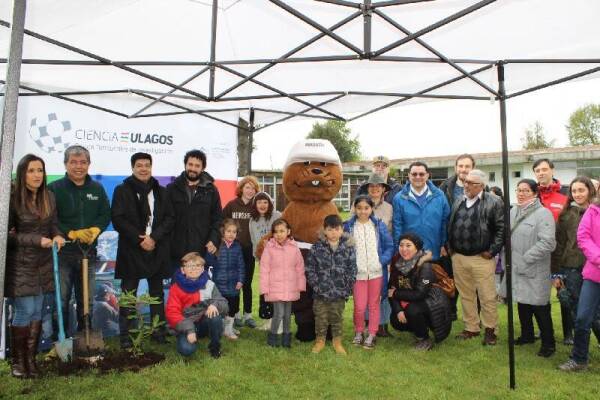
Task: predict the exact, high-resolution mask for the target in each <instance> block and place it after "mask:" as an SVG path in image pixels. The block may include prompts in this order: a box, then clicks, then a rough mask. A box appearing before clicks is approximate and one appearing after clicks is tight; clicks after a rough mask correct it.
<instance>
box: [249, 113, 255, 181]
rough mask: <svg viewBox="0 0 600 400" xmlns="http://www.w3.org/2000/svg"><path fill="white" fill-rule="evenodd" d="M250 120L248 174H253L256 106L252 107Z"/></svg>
mask: <svg viewBox="0 0 600 400" xmlns="http://www.w3.org/2000/svg"><path fill="white" fill-rule="evenodd" d="M249 119H250V121H248V122H249V124H248V125H249V126H248V175H251V174H252V147H253V146H254V144H253V143H252V142H253V141H254V130H255V127H254V108H250V118H249Z"/></svg>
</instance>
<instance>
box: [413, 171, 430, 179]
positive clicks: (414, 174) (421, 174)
mask: <svg viewBox="0 0 600 400" xmlns="http://www.w3.org/2000/svg"><path fill="white" fill-rule="evenodd" d="M425 175H427V172H411V173H410V176H412V177H413V178H416V177H417V176H420V177H423V176H425Z"/></svg>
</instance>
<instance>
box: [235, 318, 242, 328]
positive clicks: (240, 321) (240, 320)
mask: <svg viewBox="0 0 600 400" xmlns="http://www.w3.org/2000/svg"><path fill="white" fill-rule="evenodd" d="M233 326H235V327H236V328H241V327H242V326H244V321H243V320H242V319H241V318H235V319H234V320H233Z"/></svg>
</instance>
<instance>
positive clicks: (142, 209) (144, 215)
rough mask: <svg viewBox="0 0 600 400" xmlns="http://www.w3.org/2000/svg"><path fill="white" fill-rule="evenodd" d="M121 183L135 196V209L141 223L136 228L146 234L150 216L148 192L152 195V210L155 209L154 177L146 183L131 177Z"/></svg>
mask: <svg viewBox="0 0 600 400" xmlns="http://www.w3.org/2000/svg"><path fill="white" fill-rule="evenodd" d="M123 182H124V183H125V184H126V185H128V186H129V187H130V188H131V190H133V191H134V193H135V194H137V196H135V198H136V201H135V208H136V212H137V215H138V220H139V221H140V223H141V226H138V228H139V229H140V230H141V231H142V232H146V226H147V225H148V222H149V221H150V215H151V214H152V210H150V204H149V203H148V194H149V193H150V191H152V192H153V193H154V208H156V201H157V200H158V190H157V189H158V181H157V180H156V179H154V177H151V178H150V180H149V181H148V182H142V181H140V180H139V179H137V178H136V177H135V176H133V175H132V176H130V177H129V178H127V179H125V180H124V181H123Z"/></svg>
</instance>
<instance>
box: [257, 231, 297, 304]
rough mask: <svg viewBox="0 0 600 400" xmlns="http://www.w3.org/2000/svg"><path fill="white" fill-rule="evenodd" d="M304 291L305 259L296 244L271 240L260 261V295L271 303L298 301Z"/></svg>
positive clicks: (289, 240)
mask: <svg viewBox="0 0 600 400" xmlns="http://www.w3.org/2000/svg"><path fill="white" fill-rule="evenodd" d="M304 291H306V277H305V275H304V259H303V258H302V254H300V249H299V248H298V245H297V244H296V242H295V241H294V240H293V239H291V238H290V239H287V240H286V241H285V242H283V244H279V243H278V242H277V241H276V240H275V239H274V238H271V239H269V241H268V242H267V245H266V246H265V250H264V251H263V254H262V258H261V259H260V294H264V295H265V300H266V301H270V302H275V301H296V300H298V299H299V298H300V292H304Z"/></svg>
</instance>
